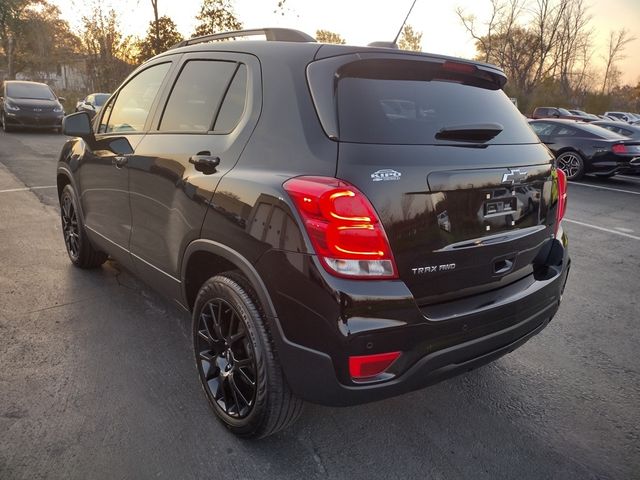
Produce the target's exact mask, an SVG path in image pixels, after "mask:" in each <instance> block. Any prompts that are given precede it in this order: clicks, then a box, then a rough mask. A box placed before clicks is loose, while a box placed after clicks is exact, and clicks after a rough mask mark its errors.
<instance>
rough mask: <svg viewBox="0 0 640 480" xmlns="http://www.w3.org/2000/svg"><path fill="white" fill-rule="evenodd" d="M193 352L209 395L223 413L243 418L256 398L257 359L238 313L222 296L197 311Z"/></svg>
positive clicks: (234, 417) (235, 417)
mask: <svg viewBox="0 0 640 480" xmlns="http://www.w3.org/2000/svg"><path fill="white" fill-rule="evenodd" d="M196 351H197V358H198V370H199V372H200V378H201V380H202V383H203V385H204V386H205V390H206V392H207V395H208V396H209V398H210V399H211V400H212V401H213V402H215V404H216V405H217V407H218V408H219V409H220V410H221V412H223V413H224V414H225V415H228V416H229V417H231V418H233V419H241V418H245V417H246V416H247V415H249V413H250V412H251V410H252V408H253V406H254V404H255V400H256V371H257V370H256V361H255V353H254V350H253V347H252V345H251V342H250V341H249V338H248V335H247V330H246V328H245V326H244V322H243V321H242V319H241V316H240V313H239V312H238V311H236V309H235V308H234V307H233V305H230V304H229V303H228V302H227V301H225V300H223V299H213V300H210V301H208V302H207V303H206V305H205V306H204V308H203V309H202V311H201V312H200V318H199V325H198V334H197V337H196Z"/></svg>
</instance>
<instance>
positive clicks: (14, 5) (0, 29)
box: [0, 0, 40, 79]
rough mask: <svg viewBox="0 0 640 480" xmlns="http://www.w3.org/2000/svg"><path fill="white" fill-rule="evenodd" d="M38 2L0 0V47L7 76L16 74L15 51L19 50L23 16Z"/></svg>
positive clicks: (30, 0) (29, 0)
mask: <svg viewBox="0 0 640 480" xmlns="http://www.w3.org/2000/svg"><path fill="white" fill-rule="evenodd" d="M38 3H40V2H39V1H37V0H2V1H0V47H2V51H3V53H4V56H5V58H6V62H7V70H8V72H7V73H8V78H11V79H12V78H15V75H16V66H15V59H16V57H15V56H16V52H17V51H19V46H18V44H19V41H18V37H19V36H20V34H21V32H22V30H23V28H24V17H25V15H26V12H27V10H28V9H30V8H32V7H33V6H35V5H36V4H38Z"/></svg>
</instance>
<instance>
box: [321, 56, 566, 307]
mask: <svg viewBox="0 0 640 480" xmlns="http://www.w3.org/2000/svg"><path fill="white" fill-rule="evenodd" d="M335 78H337V79H338V81H337V84H336V86H335V108H336V109H337V118H338V125H339V133H338V137H339V141H340V148H339V159H338V168H337V177H338V178H341V179H344V180H347V181H349V182H351V183H353V184H354V185H356V186H357V187H358V188H359V189H360V190H362V191H363V192H364V193H365V194H366V195H367V196H368V198H369V199H370V200H371V202H372V203H373V205H374V207H375V208H376V210H377V212H378V214H379V215H380V218H381V221H382V223H383V224H384V227H385V230H386V233H387V236H388V238H389V242H390V245H391V248H392V251H393V254H394V256H395V260H396V263H397V266H398V271H399V275H400V277H401V279H402V280H404V282H405V283H406V284H407V286H408V287H409V288H410V290H411V291H412V293H413V294H414V296H415V297H416V299H417V300H418V302H419V303H421V304H427V303H431V302H435V301H442V300H446V299H448V298H451V299H452V298H457V297H461V296H465V295H469V294H473V293H478V292H481V291H485V290H489V289H493V288H497V287H499V286H501V285H506V284H508V283H510V282H512V281H515V280H517V279H519V278H522V277H524V276H526V275H529V274H531V273H532V271H533V268H534V265H535V262H536V257H537V256H538V254H539V252H540V251H541V250H542V248H543V246H544V245H545V244H546V243H547V242H548V241H549V240H550V238H551V237H552V235H553V228H552V227H551V225H552V224H553V222H554V217H553V212H552V210H551V209H550V206H551V202H552V164H553V157H552V155H551V154H550V153H549V151H548V150H547V149H546V148H545V147H544V146H543V145H541V144H540V142H539V140H538V138H537V137H536V136H535V134H534V133H533V131H532V130H531V129H530V128H529V126H528V125H527V123H526V122H525V121H524V119H523V117H522V115H521V114H520V113H519V112H518V110H517V109H516V108H515V107H514V105H513V104H512V103H511V102H510V101H509V99H508V97H507V96H506V95H505V94H504V92H503V91H502V90H501V89H500V88H499V85H498V83H497V82H496V81H494V80H492V78H491V75H490V74H488V73H487V72H485V71H482V70H479V69H477V68H476V67H474V66H473V65H469V64H458V63H451V62H448V61H444V62H443V61H435V62H434V61H423V60H419V59H398V60H394V59H388V58H386V59H384V60H383V61H382V60H377V59H371V60H357V61H354V62H352V63H349V64H346V65H343V66H341V67H340V68H338V70H337V71H336V72H335ZM312 81H313V80H312Z"/></svg>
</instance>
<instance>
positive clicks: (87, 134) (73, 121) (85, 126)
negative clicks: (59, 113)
mask: <svg viewBox="0 0 640 480" xmlns="http://www.w3.org/2000/svg"><path fill="white" fill-rule="evenodd" d="M62 133H64V134H65V135H67V136H69V137H80V138H82V139H83V140H86V141H88V142H92V141H93V140H94V136H93V129H92V128H91V119H90V118H89V114H87V113H86V112H78V113H72V114H71V115H67V116H66V117H64V119H63V120H62Z"/></svg>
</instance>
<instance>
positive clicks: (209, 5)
mask: <svg viewBox="0 0 640 480" xmlns="http://www.w3.org/2000/svg"><path fill="white" fill-rule="evenodd" d="M196 19H198V20H199V21H200V23H199V24H198V25H196V30H195V33H194V35H193V36H194V37H199V36H202V35H211V34H214V33H219V32H225V31H234V30H241V29H242V22H240V20H238V18H237V17H236V14H235V12H234V11H233V5H232V3H231V0H204V3H203V4H202V7H201V8H200V13H199V14H198V15H196Z"/></svg>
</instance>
